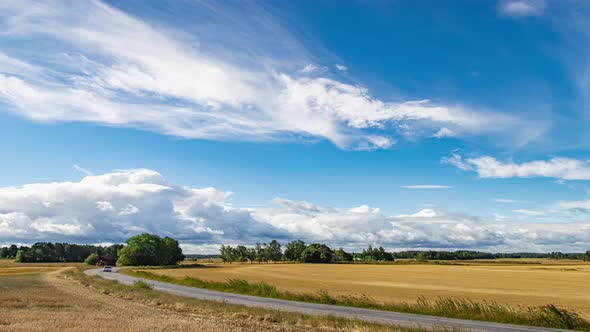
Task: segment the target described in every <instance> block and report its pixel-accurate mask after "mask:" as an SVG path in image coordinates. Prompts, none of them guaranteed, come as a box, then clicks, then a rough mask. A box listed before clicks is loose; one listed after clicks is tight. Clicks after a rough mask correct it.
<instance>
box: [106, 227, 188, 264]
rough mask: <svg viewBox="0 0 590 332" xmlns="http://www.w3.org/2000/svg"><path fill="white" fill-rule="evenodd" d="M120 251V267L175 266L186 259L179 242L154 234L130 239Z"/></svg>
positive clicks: (118, 262) (118, 261)
mask: <svg viewBox="0 0 590 332" xmlns="http://www.w3.org/2000/svg"><path fill="white" fill-rule="evenodd" d="M125 243H127V245H126V246H125V247H123V248H121V249H120V250H119V259H118V260H117V264H118V265H136V266H137V265H152V266H153V265H175V264H177V263H178V262H180V261H181V260H183V259H184V255H183V254H182V249H180V246H179V245H178V241H176V240H174V239H172V238H169V237H165V238H163V239H162V238H161V237H159V236H158V235H153V234H147V233H144V234H141V235H136V236H133V237H130V238H129V239H127V241H125Z"/></svg>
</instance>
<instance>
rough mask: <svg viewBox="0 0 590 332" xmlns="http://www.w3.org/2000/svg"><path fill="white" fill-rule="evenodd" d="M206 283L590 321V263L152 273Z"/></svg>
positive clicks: (218, 267)
mask: <svg viewBox="0 0 590 332" xmlns="http://www.w3.org/2000/svg"><path fill="white" fill-rule="evenodd" d="M150 272H151V273H155V274H160V275H167V276H171V277H175V278H182V277H184V276H191V277H195V278H199V279H202V280H206V281H227V280H229V279H243V280H247V281H250V282H260V281H264V282H267V283H269V284H271V285H274V286H276V287H277V288H278V289H279V290H281V291H289V292H294V293H316V292H318V291H319V290H327V291H328V292H329V293H330V294H332V295H336V296H346V295H352V296H361V295H367V296H369V297H371V298H373V299H374V300H375V301H377V302H380V303H400V302H406V303H414V302H415V301H416V300H417V299H418V298H419V297H420V296H424V297H426V298H429V299H434V298H437V297H454V298H464V299H470V300H473V301H477V302H483V301H488V302H489V301H494V302H498V303H502V304H507V305H510V306H514V307H518V306H540V305H545V304H554V305H556V306H558V307H562V308H566V309H570V310H572V311H575V312H578V313H579V314H581V315H582V316H583V317H585V318H590V301H589V300H588V294H590V283H589V282H588V280H590V264H584V263H582V262H577V264H572V263H570V262H568V263H566V264H558V263H555V262H551V261H544V262H537V263H536V264H498V263H492V264H488V265H484V264H482V263H481V262H478V263H475V264H466V265H436V264H399V265H396V264H391V265H369V264H318V265H315V264H231V265H230V264H225V265H224V264H212V265H208V266H206V267H201V268H177V269H163V270H150Z"/></svg>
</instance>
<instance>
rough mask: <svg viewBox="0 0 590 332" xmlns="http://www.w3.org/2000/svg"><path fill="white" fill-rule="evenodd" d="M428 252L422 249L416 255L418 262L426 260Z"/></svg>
mask: <svg viewBox="0 0 590 332" xmlns="http://www.w3.org/2000/svg"><path fill="white" fill-rule="evenodd" d="M426 260H427V259H426V252H425V251H420V252H419V253H418V255H417V256H416V262H426Z"/></svg>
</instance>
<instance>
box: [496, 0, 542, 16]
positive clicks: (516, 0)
mask: <svg viewBox="0 0 590 332" xmlns="http://www.w3.org/2000/svg"><path fill="white" fill-rule="evenodd" d="M498 8H499V11H500V14H502V15H505V16H511V17H527V16H539V15H542V14H543V12H544V10H545V1H544V0H504V1H501V2H500V5H499V7H498Z"/></svg>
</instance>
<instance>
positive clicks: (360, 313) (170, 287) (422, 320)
mask: <svg viewBox="0 0 590 332" xmlns="http://www.w3.org/2000/svg"><path fill="white" fill-rule="evenodd" d="M116 270H117V269H116V268H113V272H111V273H108V272H106V273H105V272H102V269H92V270H86V271H84V273H86V274H87V275H92V276H101V277H103V278H105V279H110V280H117V281H119V282H120V283H122V284H125V285H133V283H134V282H135V281H137V280H140V279H141V280H143V281H145V282H146V283H148V284H151V285H152V286H153V287H154V289H155V290H157V291H161V292H166V293H171V294H176V295H181V296H186V297H192V298H196V299H202V300H210V301H218V302H226V303H231V304H238V305H245V306H249V307H262V308H267V309H273V310H281V311H288V312H295V313H301V314H308V315H332V316H336V317H342V318H350V319H360V320H364V321H368V322H375V323H381V324H388V325H396V326H400V327H408V328H412V327H418V328H425V329H459V330H469V331H495V332H533V331H564V330H558V329H549V328H543V327H529V326H521V325H511V324H499V323H490V322H479V321H471V320H463V319H453V318H443V317H435V316H426V315H417V314H406V313H398V312H391V311H383V310H371V309H360V308H352V307H342V306H335V305H327V304H316V303H305V302H296V301H287V300H279V299H271V298H264V297H257V296H250V295H241V294H232V293H225V292H218V291H212V290H207V289H202V288H195V287H187V286H180V285H174V284H169V283H165V282H159V281H153V280H149V279H143V278H136V277H132V276H128V275H124V274H120V273H116Z"/></svg>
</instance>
